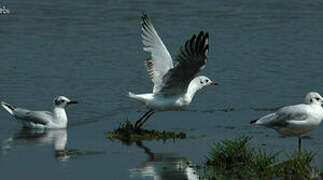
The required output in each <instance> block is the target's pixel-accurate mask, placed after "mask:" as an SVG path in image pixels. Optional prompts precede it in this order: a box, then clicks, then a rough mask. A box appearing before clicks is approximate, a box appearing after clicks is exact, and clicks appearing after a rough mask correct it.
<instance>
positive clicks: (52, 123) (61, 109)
mask: <svg viewBox="0 0 323 180" xmlns="http://www.w3.org/2000/svg"><path fill="white" fill-rule="evenodd" d="M76 103H77V101H71V100H69V99H68V98H66V97H64V96H59V97H57V98H55V100H54V109H53V112H49V111H30V110H27V109H22V108H16V107H15V106H12V105H10V104H8V103H6V102H4V101H0V104H1V106H2V107H4V108H5V109H6V110H7V111H8V112H9V113H10V114H11V115H12V116H13V117H14V118H16V119H17V120H19V121H20V122H21V123H22V124H23V126H24V127H27V128H49V129H54V128H66V127H67V115H66V112H65V107H66V106H68V105H69V104H76Z"/></svg>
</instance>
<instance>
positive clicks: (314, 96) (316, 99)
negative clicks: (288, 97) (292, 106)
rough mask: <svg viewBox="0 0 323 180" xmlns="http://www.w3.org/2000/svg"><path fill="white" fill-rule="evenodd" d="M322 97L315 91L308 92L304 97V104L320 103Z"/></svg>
mask: <svg viewBox="0 0 323 180" xmlns="http://www.w3.org/2000/svg"><path fill="white" fill-rule="evenodd" d="M322 102H323V98H322V97H321V95H320V94H319V93H317V92H309V93H307V95H306V97H305V104H318V105H321V104H322Z"/></svg>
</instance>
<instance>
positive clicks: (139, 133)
mask: <svg viewBox="0 0 323 180" xmlns="http://www.w3.org/2000/svg"><path fill="white" fill-rule="evenodd" d="M108 138H109V139H110V140H112V141H113V140H114V139H119V140H121V141H122V142H124V143H133V142H136V141H142V140H163V141H167V140H168V139H185V138H186V133H184V132H171V131H158V130H147V129H142V128H141V129H136V128H135V127H134V126H133V124H131V122H129V121H128V120H127V121H125V122H122V123H120V125H119V127H118V128H117V129H115V130H113V131H110V132H108Z"/></svg>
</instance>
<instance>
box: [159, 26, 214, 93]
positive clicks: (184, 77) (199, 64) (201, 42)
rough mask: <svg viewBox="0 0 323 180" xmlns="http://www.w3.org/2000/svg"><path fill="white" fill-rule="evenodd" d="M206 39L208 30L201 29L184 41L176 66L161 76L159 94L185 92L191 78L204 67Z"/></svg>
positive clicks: (207, 47)
mask: <svg viewBox="0 0 323 180" xmlns="http://www.w3.org/2000/svg"><path fill="white" fill-rule="evenodd" d="M208 40H209V34H208V32H206V33H204V32H203V31H201V32H200V33H199V34H198V36H196V35H195V34H194V35H193V36H192V38H191V39H190V40H187V41H186V43H185V45H184V46H182V47H181V48H180V53H179V54H178V55H177V57H176V61H177V64H176V66H175V67H174V68H172V69H170V70H169V71H168V72H167V74H165V76H164V77H163V85H162V88H161V90H160V91H159V94H161V95H163V96H173V95H180V94H184V93H186V91H187V88H188V85H189V83H190V82H191V80H192V79H193V78H194V76H195V75H196V74H197V73H198V72H200V71H201V70H202V69H203V68H204V67H205V64H206V61H207V53H208V50H209V45H208Z"/></svg>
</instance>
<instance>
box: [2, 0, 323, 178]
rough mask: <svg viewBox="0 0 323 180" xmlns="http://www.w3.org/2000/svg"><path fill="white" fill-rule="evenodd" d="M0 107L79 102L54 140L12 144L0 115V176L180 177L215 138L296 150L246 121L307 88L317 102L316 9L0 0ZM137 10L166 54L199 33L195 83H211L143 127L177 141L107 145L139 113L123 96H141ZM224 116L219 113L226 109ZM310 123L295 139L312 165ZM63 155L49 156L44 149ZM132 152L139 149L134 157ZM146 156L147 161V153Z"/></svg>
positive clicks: (44, 136)
mask: <svg viewBox="0 0 323 180" xmlns="http://www.w3.org/2000/svg"><path fill="white" fill-rule="evenodd" d="M2 5H5V6H7V7H8V8H9V9H10V10H11V14H9V15H0V99H3V100H6V101H7V102H9V103H11V104H13V105H16V106H22V107H25V108H29V109H35V110H36V109H37V110H47V109H50V108H51V107H52V101H53V98H54V97H55V96H58V95H65V96H67V97H69V98H71V99H75V100H78V101H80V103H79V104H78V105H74V106H71V107H68V109H67V113H68V117H69V121H70V123H69V128H68V129H67V130H66V131H63V132H58V133H57V132H47V133H46V132H41V133H36V135H35V136H36V137H34V135H33V134H32V133H30V134H29V135H28V134H27V135H25V136H24V135H23V134H24V132H21V126H20V125H19V124H17V123H16V122H15V121H13V120H12V118H11V117H10V116H9V114H8V113H7V112H6V111H5V110H4V109H1V110H0V141H1V152H0V169H1V175H0V179H18V178H27V179H31V178H35V179H41V178H43V179H45V178H46V179H57V178H60V179H93V178H94V179H153V177H155V178H157V177H160V178H162V179H181V178H182V179H186V178H188V177H187V176H190V178H194V177H195V176H193V175H192V174H190V172H192V171H193V170H191V169H187V168H186V169H185V168H184V169H185V171H182V170H178V169H176V168H177V166H176V164H177V162H179V161H181V160H183V159H187V160H188V161H190V162H192V164H199V163H201V162H202V161H203V160H204V157H205V155H207V153H208V151H209V150H210V145H211V144H212V143H213V142H214V141H215V142H217V141H219V140H221V139H225V138H234V137H236V136H238V135H239V134H245V135H249V136H253V139H252V142H253V143H254V144H255V145H256V146H258V147H261V148H263V149H265V150H267V151H271V150H275V151H282V158H284V157H286V156H285V154H286V153H289V152H292V151H294V150H296V149H297V139H296V138H282V137H280V136H279V135H278V134H277V133H276V132H274V131H273V130H270V129H264V128H255V127H252V126H250V125H249V121H250V120H253V119H255V118H257V117H260V116H262V115H265V114H266V113H269V112H270V111H265V110H262V108H276V107H280V106H283V105H290V104H297V103H301V102H303V99H304V96H305V94H306V93H307V92H309V91H318V92H320V93H323V83H322V77H323V59H322V56H323V38H322V37H323V1H321V0H313V1H301V0H297V1H291V0H287V1H280V0H268V1H259V0H246V1H232V0H215V1H211V0H210V1H198V0H186V1H172V0H157V1H148V0H141V1H132V0H115V1H107V0H95V1H90V0H88V1H85V0H82V1H50V0H43V1H36V0H30V1H19V0H10V1H1V2H0V6H2ZM142 12H146V13H148V14H149V16H150V17H151V19H152V22H153V24H154V26H155V28H156V29H157V31H158V33H159V35H160V36H161V38H162V40H163V41H164V43H165V45H166V46H167V47H168V50H169V51H170V53H171V55H173V56H175V55H176V53H177V51H178V48H179V47H180V46H181V45H183V44H184V42H185V41H186V40H187V39H188V38H190V37H191V36H192V34H193V33H198V32H199V31H201V30H204V31H208V32H209V33H210V40H209V44H210V51H209V58H208V64H207V66H206V68H205V69H204V70H203V72H201V73H200V74H203V75H206V76H208V77H210V79H212V80H216V81H217V82H218V83H219V86H216V87H207V88H204V89H202V90H201V91H200V92H198V93H197V95H196V96H195V98H194V100H193V102H192V104H191V105H190V106H189V107H188V108H187V109H188V110H187V111H182V112H162V113H156V114H154V115H153V116H152V117H151V119H150V120H149V121H148V123H147V124H146V125H145V127H146V128H148V129H158V130H169V131H177V132H179V131H183V132H186V133H187V134H188V136H195V138H188V139H186V140H177V141H172V140H170V141H167V142H162V141H144V142H143V146H139V145H136V144H132V145H129V146H127V145H125V144H122V143H121V142H119V141H114V142H112V141H110V140H108V139H107V135H106V132H107V131H111V130H113V129H114V128H116V127H117V126H118V124H119V123H120V122H124V121H125V120H126V119H129V120H130V121H132V122H133V121H135V120H136V119H138V118H139V116H141V114H142V113H143V112H144V111H145V107H144V106H143V105H141V104H139V103H138V102H136V101H135V100H132V99H129V98H128V97H127V92H128V91H129V90H131V91H133V92H137V93H145V92H150V91H151V89H152V83H151V80H150V78H149V76H148V74H147V72H146V69H145V67H144V63H143V60H144V59H145V58H146V57H148V56H149V54H147V53H145V52H143V50H142V43H141V38H140V16H141V15H142ZM230 108H233V111H229V112H225V111H219V110H221V109H230ZM320 132H322V125H320V126H319V127H318V128H317V129H316V130H314V131H312V132H310V133H309V134H308V136H309V137H310V138H307V139H305V140H304V141H303V143H304V147H305V148H306V149H307V150H311V151H314V152H317V156H316V161H315V163H314V165H315V166H317V167H319V168H323V161H322V159H321V157H322V155H323V145H322V143H321V142H322V140H323V138H322V136H321V133H320ZM57 139H58V140H59V141H63V144H64V142H66V149H67V150H72V149H73V150H75V151H77V152H78V153H75V154H73V153H72V155H71V156H68V155H65V156H63V157H62V158H60V156H58V155H56V156H55V151H54V149H55V148H56V147H55V142H56V141H57ZM143 147H144V148H143ZM149 152H150V153H151V154H152V153H153V154H154V155H155V157H154V158H152V157H150V155H149V154H150V153H149Z"/></svg>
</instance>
